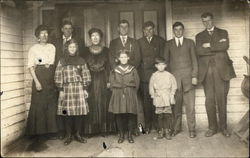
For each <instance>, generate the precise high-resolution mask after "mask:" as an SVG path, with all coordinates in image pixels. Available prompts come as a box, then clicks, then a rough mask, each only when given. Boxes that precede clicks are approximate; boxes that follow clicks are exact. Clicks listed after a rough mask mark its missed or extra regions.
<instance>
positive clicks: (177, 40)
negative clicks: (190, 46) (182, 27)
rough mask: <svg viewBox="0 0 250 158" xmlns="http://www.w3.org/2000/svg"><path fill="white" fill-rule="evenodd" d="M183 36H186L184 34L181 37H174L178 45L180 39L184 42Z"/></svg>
mask: <svg viewBox="0 0 250 158" xmlns="http://www.w3.org/2000/svg"><path fill="white" fill-rule="evenodd" d="M183 38H184V37H183V36H181V37H180V38H177V37H174V39H175V42H176V44H177V45H178V43H179V40H180V42H181V45H182V43H183Z"/></svg>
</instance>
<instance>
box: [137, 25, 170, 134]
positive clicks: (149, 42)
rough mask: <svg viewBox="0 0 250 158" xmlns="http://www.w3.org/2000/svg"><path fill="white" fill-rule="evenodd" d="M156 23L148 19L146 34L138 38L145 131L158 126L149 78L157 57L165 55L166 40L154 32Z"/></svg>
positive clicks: (145, 27)
mask: <svg viewBox="0 0 250 158" xmlns="http://www.w3.org/2000/svg"><path fill="white" fill-rule="evenodd" d="M154 28H155V25H154V23H153V22H152V21H147V22H145V23H144V25H143V32H144V36H143V37H142V38H140V39H139V40H138V43H139V47H140V53H141V65H140V66H139V75H140V79H141V84H140V91H141V95H142V98H143V111H144V118H145V128H144V129H145V132H146V134H148V133H150V130H151V128H152V126H153V127H154V128H158V126H157V121H156V116H155V110H154V106H153V103H152V98H151V97H150V95H149V87H148V85H149V79H150V77H151V75H152V73H153V72H155V71H156V68H155V58H156V57H160V56H162V55H163V52H164V45H165V42H166V41H165V40H164V39H163V38H162V37H160V36H157V35H155V34H154Z"/></svg>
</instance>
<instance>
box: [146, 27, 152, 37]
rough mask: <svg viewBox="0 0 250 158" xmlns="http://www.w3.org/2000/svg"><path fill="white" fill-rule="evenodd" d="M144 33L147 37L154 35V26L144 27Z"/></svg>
mask: <svg viewBox="0 0 250 158" xmlns="http://www.w3.org/2000/svg"><path fill="white" fill-rule="evenodd" d="M144 35H145V36H146V37H152V36H153V35H154V28H153V27H152V26H148V27H145V28H144Z"/></svg>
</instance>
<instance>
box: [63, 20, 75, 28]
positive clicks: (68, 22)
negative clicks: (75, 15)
mask: <svg viewBox="0 0 250 158" xmlns="http://www.w3.org/2000/svg"><path fill="white" fill-rule="evenodd" d="M65 25H71V26H72V27H73V24H72V22H71V21H69V20H64V21H63V22H62V25H61V28H63V27H64V26H65Z"/></svg>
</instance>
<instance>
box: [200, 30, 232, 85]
mask: <svg viewBox="0 0 250 158" xmlns="http://www.w3.org/2000/svg"><path fill="white" fill-rule="evenodd" d="M195 39H196V50H197V55H198V65H199V77H198V78H199V82H202V81H203V80H204V78H205V76H206V74H207V70H208V65H209V62H211V63H213V64H215V68H216V69H217V71H218V72H219V74H220V77H221V79H223V80H225V81H228V80H230V79H232V78H234V77H236V74H235V72H234V68H233V64H232V63H233V61H232V60H231V59H230V57H229V55H228V53H227V50H228V48H229V39H228V33H227V31H226V30H223V29H219V28H217V27H215V28H214V31H213V34H212V35H209V33H208V31H207V30H204V31H202V32H200V33H198V34H197V35H196V37H195ZM203 43H210V45H211V47H210V48H203V47H202V44H203Z"/></svg>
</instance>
